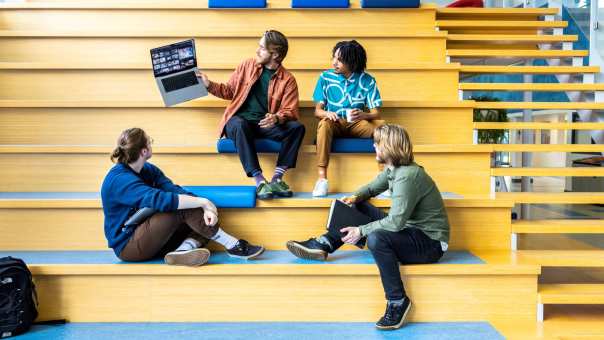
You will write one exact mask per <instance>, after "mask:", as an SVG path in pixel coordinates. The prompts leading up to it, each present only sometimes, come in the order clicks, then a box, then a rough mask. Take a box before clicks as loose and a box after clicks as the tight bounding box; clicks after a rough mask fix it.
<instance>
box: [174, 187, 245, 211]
mask: <svg viewBox="0 0 604 340" xmlns="http://www.w3.org/2000/svg"><path fill="white" fill-rule="evenodd" d="M184 189H185V190H187V191H190V192H192V193H193V194H195V195H197V196H200V197H205V198H207V199H209V200H210V201H212V202H213V203H214V204H215V205H216V206H217V207H218V208H254V207H255V206H256V187H255V186H247V185H246V186H221V185H217V186H186V187H184Z"/></svg>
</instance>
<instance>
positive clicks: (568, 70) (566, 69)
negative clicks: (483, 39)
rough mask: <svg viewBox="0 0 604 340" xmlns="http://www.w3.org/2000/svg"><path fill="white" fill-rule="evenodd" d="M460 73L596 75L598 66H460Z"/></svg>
mask: <svg viewBox="0 0 604 340" xmlns="http://www.w3.org/2000/svg"><path fill="white" fill-rule="evenodd" d="M460 72H462V73H509V74H521V73H527V74H574V73H598V72H600V67H598V66H490V65H462V66H461V67H460Z"/></svg>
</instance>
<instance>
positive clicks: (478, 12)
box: [436, 7, 560, 18]
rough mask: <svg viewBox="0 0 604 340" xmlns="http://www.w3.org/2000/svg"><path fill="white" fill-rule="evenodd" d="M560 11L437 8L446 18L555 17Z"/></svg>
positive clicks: (542, 9) (440, 15) (438, 12)
mask: <svg viewBox="0 0 604 340" xmlns="http://www.w3.org/2000/svg"><path fill="white" fill-rule="evenodd" d="M559 11H560V10H559V9H557V8H447V7H442V8H437V9H436V15H437V16H438V17H439V18H440V17H444V16H451V17H454V16H467V15H472V16H473V17H480V16H484V15H486V16H492V15H513V16H514V17H522V16H529V17H531V16H543V15H555V14H558V12H559Z"/></svg>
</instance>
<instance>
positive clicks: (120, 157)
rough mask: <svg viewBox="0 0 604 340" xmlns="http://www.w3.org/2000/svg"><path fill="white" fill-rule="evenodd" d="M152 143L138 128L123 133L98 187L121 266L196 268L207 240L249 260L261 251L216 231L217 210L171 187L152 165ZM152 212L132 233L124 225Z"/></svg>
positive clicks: (108, 235) (107, 234)
mask: <svg viewBox="0 0 604 340" xmlns="http://www.w3.org/2000/svg"><path fill="white" fill-rule="evenodd" d="M151 144H152V139H151V138H150V137H149V136H148V135H147V134H146V133H145V131H143V130H142V129H140V128H131V129H127V130H125V131H123V132H122V133H121V135H120V136H119V138H118V140H117V147H116V148H115V150H114V151H113V153H112V154H111V160H112V161H113V162H114V163H116V165H115V166H113V167H112V168H111V170H109V173H108V174H107V176H105V179H104V181H103V184H102V187H101V198H102V201H103V213H104V215H105V237H106V238H107V241H108V244H109V247H110V248H113V251H114V252H115V255H117V257H119V258H120V259H121V260H123V261H132V262H137V261H147V260H150V259H152V258H155V257H158V256H164V260H165V262H166V263H168V264H173V265H185V266H199V265H202V264H204V263H206V262H207V261H208V259H209V257H210V251H209V250H207V249H206V248H204V246H205V245H206V244H207V243H208V241H209V240H213V241H216V242H218V243H220V244H221V245H222V246H224V247H225V249H226V252H227V254H228V255H230V256H232V257H237V258H243V259H252V258H254V257H257V256H258V255H260V254H262V252H263V251H264V248H263V247H261V246H256V245H252V244H250V243H248V242H247V241H245V240H243V239H237V238H235V237H233V236H231V235H229V234H228V233H226V232H225V231H224V230H222V229H221V228H220V227H219V226H218V210H217V209H216V206H215V205H214V204H213V203H212V202H211V201H210V200H208V199H206V198H203V197H197V196H195V195H194V194H193V193H190V192H188V191H186V190H184V189H183V188H182V187H180V186H178V185H176V184H174V183H173V182H172V181H171V180H170V179H169V178H168V177H166V176H165V175H164V173H163V172H162V171H161V170H160V169H159V168H158V167H157V166H155V165H153V164H151V163H149V162H148V160H149V159H150V158H151V156H152V155H153V149H152V147H151ZM145 207H148V208H152V209H154V210H155V211H156V213H154V214H153V215H152V216H151V217H149V218H148V219H147V220H146V221H144V222H142V223H141V224H139V225H137V226H134V227H126V226H125V225H124V224H125V222H126V221H127V220H128V219H129V218H130V217H131V216H132V215H134V213H135V212H136V211H138V210H139V209H142V208H145Z"/></svg>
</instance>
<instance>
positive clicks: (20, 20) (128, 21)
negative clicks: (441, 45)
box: [0, 9, 435, 36]
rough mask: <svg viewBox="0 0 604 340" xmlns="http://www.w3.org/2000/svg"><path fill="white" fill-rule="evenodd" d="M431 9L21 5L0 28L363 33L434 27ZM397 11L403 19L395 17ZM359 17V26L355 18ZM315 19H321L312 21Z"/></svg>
mask: <svg viewBox="0 0 604 340" xmlns="http://www.w3.org/2000/svg"><path fill="white" fill-rule="evenodd" d="M434 15H435V13H434V11H433V10H424V9H417V10H404V9H403V10H398V9H393V10H389V11H343V10H341V9H333V10H316V9H309V10H304V11H300V10H287V11H282V10H277V11H271V10H266V9H251V10H250V9H246V10H240V9H239V10H238V9H230V10H226V11H225V10H220V9H215V10H128V9H124V10H72V9H68V10H60V9H57V10H52V9H41V10H33V11H32V10H27V9H23V10H20V9H15V10H10V11H5V12H3V15H2V19H3V20H2V21H1V22H0V30H14V31H18V30H46V31H48V32H53V34H60V33H61V32H74V31H77V32H78V34H85V33H86V32H94V33H110V32H119V34H120V35H125V36H127V35H128V34H129V33H134V34H135V33H139V32H146V33H150V32H164V33H165V32H173V33H172V34H178V35H182V36H195V35H214V36H238V35H241V34H244V33H243V32H257V34H262V33H263V32H264V31H266V30H267V29H269V28H273V29H277V30H280V31H282V32H283V33H284V34H286V35H287V34H290V33H295V32H305V33H311V34H313V33H314V34H316V33H319V32H320V33H321V34H323V35H332V36H333V35H337V34H340V33H341V32H347V33H348V34H350V35H351V36H357V35H360V36H363V34H365V36H367V35H368V34H369V33H368V32H373V33H374V34H375V35H383V34H384V32H402V31H405V32H417V33H424V32H434ZM401 16H404V17H405V20H401ZM359 22H362V23H363V25H359V24H358V23H359ZM317 23H321V24H320V25H317Z"/></svg>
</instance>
